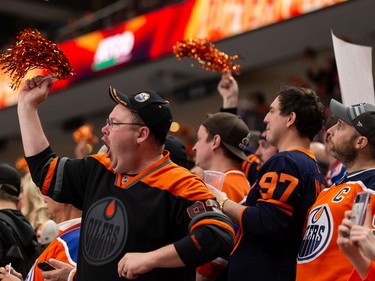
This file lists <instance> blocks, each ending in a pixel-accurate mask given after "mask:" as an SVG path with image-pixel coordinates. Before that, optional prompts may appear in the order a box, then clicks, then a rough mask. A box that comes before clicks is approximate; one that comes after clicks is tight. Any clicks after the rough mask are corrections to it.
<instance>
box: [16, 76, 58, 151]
mask: <svg viewBox="0 0 375 281" xmlns="http://www.w3.org/2000/svg"><path fill="white" fill-rule="evenodd" d="M43 78H44V77H43V76H36V77H33V78H32V79H28V80H26V82H25V85H24V86H23V88H22V89H21V91H20V92H19V94H18V108H17V111H18V119H19V124H20V130H21V137H22V143H23V149H24V152H25V156H26V157H28V156H33V155H35V154H37V153H39V152H41V151H43V150H44V149H46V148H47V147H48V146H49V143H48V140H47V138H46V136H45V134H44V132H43V128H42V125H41V123H40V119H39V115H38V106H39V104H41V103H42V102H43V101H45V100H46V99H47V97H48V93H49V88H50V86H51V85H52V83H53V78H47V79H46V80H44V81H43Z"/></svg>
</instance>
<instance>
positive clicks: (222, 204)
mask: <svg viewBox="0 0 375 281" xmlns="http://www.w3.org/2000/svg"><path fill="white" fill-rule="evenodd" d="M227 200H229V198H228V197H225V198H224V200H223V201H220V202H218V203H219V206H220V210H223V206H224V203H225V202H226V201H227Z"/></svg>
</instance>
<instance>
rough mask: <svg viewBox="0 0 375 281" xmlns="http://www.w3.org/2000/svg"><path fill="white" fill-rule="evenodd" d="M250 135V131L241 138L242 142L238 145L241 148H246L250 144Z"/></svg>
mask: <svg viewBox="0 0 375 281" xmlns="http://www.w3.org/2000/svg"><path fill="white" fill-rule="evenodd" d="M249 137H250V133H249V134H248V135H247V136H246V137H244V138H243V139H242V140H241V143H240V144H239V145H238V146H239V148H241V149H242V150H244V149H245V147H246V146H247V145H248V144H249Z"/></svg>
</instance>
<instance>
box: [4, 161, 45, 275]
mask: <svg viewBox="0 0 375 281" xmlns="http://www.w3.org/2000/svg"><path fill="white" fill-rule="evenodd" d="M20 190H21V179H20V175H19V174H18V172H17V170H16V169H15V168H13V167H11V166H9V165H8V164H5V163H0V266H6V265H9V264H11V266H12V267H14V268H15V269H16V270H17V271H18V272H20V273H21V274H22V276H23V277H24V278H25V277H26V274H27V272H28V271H29V269H30V268H31V266H32V265H33V263H34V261H35V258H36V257H37V256H38V254H39V252H38V247H37V239H36V235H35V231H34V229H33V227H32V226H31V224H30V223H29V222H28V221H27V219H26V217H25V216H24V215H23V214H22V213H21V212H20V211H19V210H18V207H17V206H18V200H19V198H18V196H19V194H20Z"/></svg>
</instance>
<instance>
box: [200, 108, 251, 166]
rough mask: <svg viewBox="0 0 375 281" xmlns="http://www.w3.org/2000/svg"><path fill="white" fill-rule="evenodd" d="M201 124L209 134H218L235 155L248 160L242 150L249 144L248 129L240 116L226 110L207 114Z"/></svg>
mask: <svg viewBox="0 0 375 281" xmlns="http://www.w3.org/2000/svg"><path fill="white" fill-rule="evenodd" d="M202 126H204V127H205V128H206V129H207V131H208V132H210V133H211V134H213V135H219V136H220V137H221V140H222V143H223V145H224V146H225V147H226V148H227V149H228V150H229V151H230V152H232V153H233V154H234V155H235V156H237V157H238V158H240V159H242V160H244V161H247V162H249V159H248V158H247V156H246V154H245V152H244V150H245V147H246V146H247V145H248V144H249V137H250V130H249V128H248V127H247V125H246V124H245V122H244V121H243V120H242V119H241V117H240V116H238V115H235V114H233V113H228V112H218V113H214V114H208V115H207V118H206V120H204V121H203V123H202Z"/></svg>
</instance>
